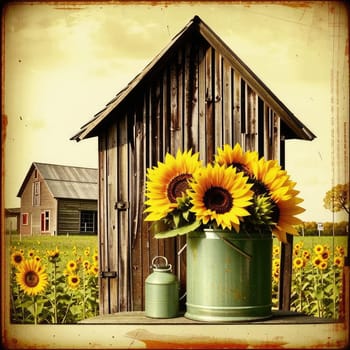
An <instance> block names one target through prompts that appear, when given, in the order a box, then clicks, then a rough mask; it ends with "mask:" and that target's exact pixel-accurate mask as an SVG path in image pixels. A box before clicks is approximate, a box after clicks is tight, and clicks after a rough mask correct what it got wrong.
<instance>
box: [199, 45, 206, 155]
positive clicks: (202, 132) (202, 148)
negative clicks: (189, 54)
mask: <svg viewBox="0 0 350 350" xmlns="http://www.w3.org/2000/svg"><path fill="white" fill-rule="evenodd" d="M205 74H206V73H205V50H204V48H203V47H202V46H200V47H199V50H198V119H199V120H198V144H199V148H198V151H199V153H200V154H201V158H202V160H203V161H206V159H207V152H206V148H207V147H206V138H207V137H206V135H207V126H206V117H205V113H206V112H205V103H206V90H205V89H206V86H205V79H204V77H205Z"/></svg>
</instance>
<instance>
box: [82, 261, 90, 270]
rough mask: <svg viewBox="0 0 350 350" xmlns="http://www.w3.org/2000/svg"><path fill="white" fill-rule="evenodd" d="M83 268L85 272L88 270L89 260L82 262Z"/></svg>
mask: <svg viewBox="0 0 350 350" xmlns="http://www.w3.org/2000/svg"><path fill="white" fill-rule="evenodd" d="M83 266H84V269H85V270H89V268H90V261H89V260H84V261H83Z"/></svg>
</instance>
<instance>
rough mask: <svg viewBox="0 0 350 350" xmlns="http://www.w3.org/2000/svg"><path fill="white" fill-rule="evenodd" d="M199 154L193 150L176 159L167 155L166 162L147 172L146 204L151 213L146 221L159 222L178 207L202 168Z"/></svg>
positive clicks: (181, 154) (178, 153)
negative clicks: (193, 178) (179, 201)
mask: <svg viewBox="0 0 350 350" xmlns="http://www.w3.org/2000/svg"><path fill="white" fill-rule="evenodd" d="M198 158H199V153H195V154H193V155H192V150H190V151H188V152H184V153H181V151H180V150H179V151H178V152H177V154H176V157H174V156H172V155H171V154H169V153H167V154H166V156H165V162H164V163H162V162H158V166H157V167H153V168H149V169H148V171H147V178H148V180H147V181H146V196H147V197H148V200H147V201H146V202H145V204H146V205H148V208H146V209H145V212H147V213H149V214H148V216H147V217H146V219H145V220H146V221H157V220H160V219H163V218H165V217H166V216H167V215H168V214H169V213H171V212H172V211H173V210H174V209H176V208H177V207H178V201H177V199H178V198H181V197H182V196H183V195H184V194H185V193H186V190H187V189H188V188H189V180H191V179H192V177H193V174H195V173H196V172H197V170H199V169H200V168H201V161H200V160H199V159H198Z"/></svg>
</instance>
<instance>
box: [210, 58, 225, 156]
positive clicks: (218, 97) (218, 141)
mask: <svg viewBox="0 0 350 350" xmlns="http://www.w3.org/2000/svg"><path fill="white" fill-rule="evenodd" d="M222 61H223V58H222V56H221V55H220V54H219V53H218V52H217V51H215V67H214V70H215V80H214V88H215V90H214V96H213V97H214V122H213V124H214V131H215V139H214V148H213V152H214V153H216V150H217V148H218V147H221V146H222V142H223V115H222V100H223V98H222V96H223V77H222V75H223V67H222V66H223V63H222ZM212 159H213V156H212Z"/></svg>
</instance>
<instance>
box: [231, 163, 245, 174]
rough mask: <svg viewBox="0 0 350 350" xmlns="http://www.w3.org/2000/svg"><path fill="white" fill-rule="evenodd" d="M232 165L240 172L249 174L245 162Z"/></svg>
mask: <svg viewBox="0 0 350 350" xmlns="http://www.w3.org/2000/svg"><path fill="white" fill-rule="evenodd" d="M231 165H232V166H233V167H234V168H236V169H237V171H238V172H243V173H244V174H246V175H249V169H248V168H247V167H246V166H245V165H244V164H241V163H232V164H231Z"/></svg>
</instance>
